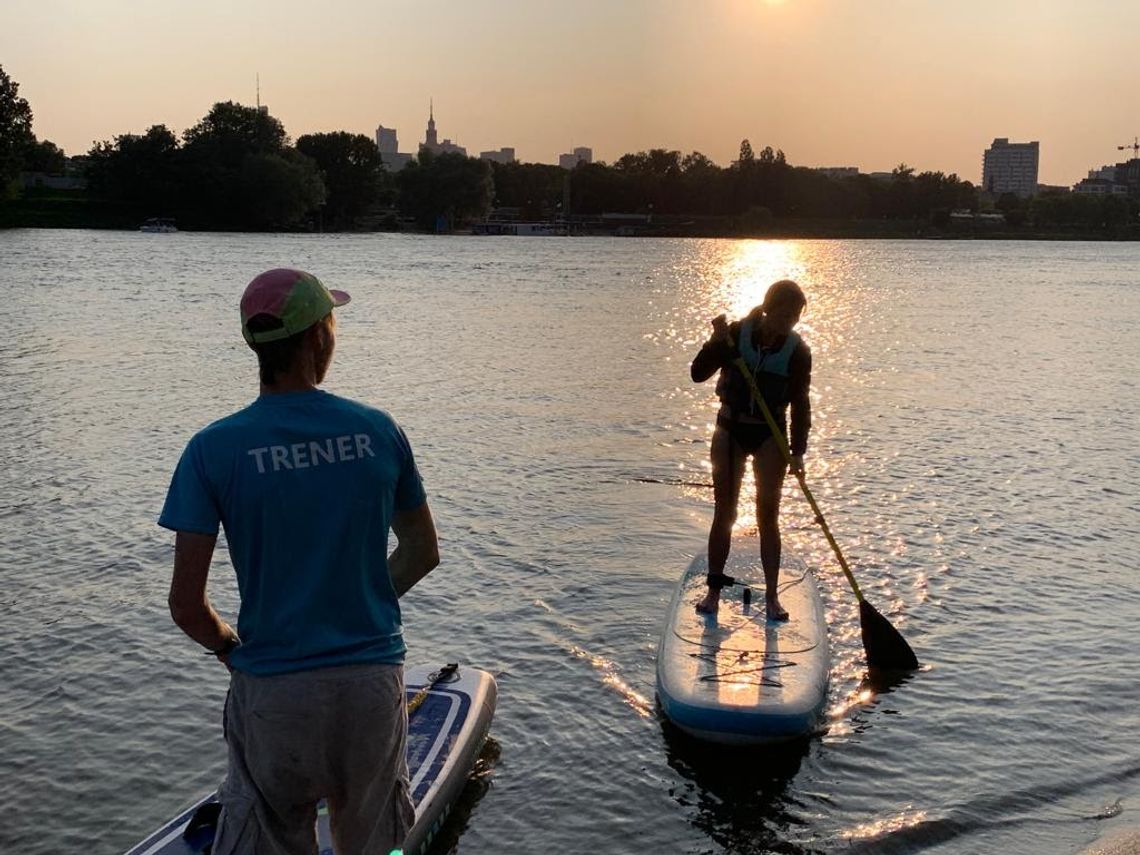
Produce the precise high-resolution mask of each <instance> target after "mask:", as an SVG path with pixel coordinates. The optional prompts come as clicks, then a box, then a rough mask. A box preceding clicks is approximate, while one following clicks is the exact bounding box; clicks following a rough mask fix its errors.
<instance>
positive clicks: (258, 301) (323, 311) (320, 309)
mask: <svg viewBox="0 0 1140 855" xmlns="http://www.w3.org/2000/svg"><path fill="white" fill-rule="evenodd" d="M350 299H351V298H350V297H349V296H348V294H346V293H345V292H344V291H330V290H329V289H328V288H326V287H325V286H324V285H322V284H321V280H320V279H318V278H317V277H316V276H314V275H313V274H311V273H305V272H304V271H303V270H293V269H291V268H288V267H278V268H275V269H273V270H267V271H265V272H264V273H262V274H261V275H259V276H257V277H255V278H254V279H253V281H252V282H250V283H249V285H247V286H246V288H245V293H244V294H242V295H241V334H242V335H243V336H244V337H245V340H246V341H247V342H249V343H250V344H255V343H261V342H266V341H277V340H278V339H282V338H288V337H289V336H291V335H296V334H297V333H299V332H301V331H302V330H306V329H308V328H309V327H311V326H312V325H313V324H315V323H316V322H317V321H319V320H321V318H323V317H325V315H327V314H328V313H329V312H331V311H332V310H333V308H334V307H336V306H343V305H344V304H345V303H347V302H348V301H349V300H350ZM257 315H269V316H270V317H274V318H277V319H278V320H280V321H281V324H282V325H281V327H279V328H277V329H272V330H264V331H258V332H252V331H251V330H250V328H249V320H250V318H253V317H255V316H257Z"/></svg>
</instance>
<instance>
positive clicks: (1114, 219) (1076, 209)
mask: <svg viewBox="0 0 1140 855" xmlns="http://www.w3.org/2000/svg"><path fill="white" fill-rule="evenodd" d="M83 160H84V161H85V165H84V175H85V178H86V182H87V186H86V191H85V193H86V199H87V200H88V201H90V202H91V203H93V204H100V205H110V206H115V208H116V210H118V211H120V212H124V211H125V212H127V213H129V215H130V216H132V217H136V218H145V217H170V218H174V219H177V221H178V223H179V226H180V227H182V228H190V229H233V230H326V229H327V230H365V229H383V228H388V229H394V228H399V227H400V226H401V225H402V224H403V223H409V222H410V223H414V225H415V227H416V228H419V229H425V230H439V229H444V230H450V229H455V228H463V227H465V226H467V225H470V224H471V223H474V222H478V221H481V220H483V219H485V218H487V217H488V216H489V215H490V214H491V213H492V212H493V211H495V210H498V211H500V212H504V211H505V212H509V216H510V217H512V218H514V219H522V220H549V219H564V220H568V221H571V222H574V221H577V222H582V221H589V220H590V219H591V218H599V217H601V215H603V214H607V213H610V214H612V213H627V214H641V215H643V217H644V218H645V221H646V222H653V223H658V224H662V223H665V224H669V223H671V224H673V226H674V227H675V228H678V229H682V230H683V229H684V227H685V223H686V222H687V221H688V222H690V223H692V222H697V223H704V224H706V225H707V224H709V223H711V224H712V226H711V227H712V229H713V230H714V231H716V230H720V231H725V230H728V231H732V232H734V233H746V234H757V233H763V232H765V231H766V230H769V229H771V228H772V227H773V226H776V225H779V224H786V223H796V222H800V223H802V222H811V221H829V222H868V221H886V222H910V223H919V224H928V225H932V226H934V227H944V226H946V225H948V223H949V221H950V214H951V212H952V211H961V210H969V211H976V210H977V209H978V206H979V194H978V191H977V188H975V187H974V185H973V184H971V183H970V182H968V181H963V180H961V179H960V178H958V176H956V175H953V174H951V175H946V174H944V173H942V172H919V173H916V172H915V170H914V169H912V168H910V167H908V166H906V165H905V164H901V165H900V166H899V167H897V168H896V169H895V170H894V171H893V172H892V173H891V174H890V176H889V178H887V179H886V180H884V179H882V178H878V177H871V176H868V175H851V176H841V177H832V176H830V175H828V174H826V173H824V172H820V171H818V170H814V169H810V168H807V167H800V166H794V165H792V164H790V163H789V162H788V160H787V158H786V156H785V154H784V152H783V151H780V150H774V149H772V148H771V147H764V148H762V149H761V150H760V151H759V152H758V153H757V152H755V151H754V150H753V148H752V145H751V143H750V142H749V140H744V141H743V142H742V143H741V144H740V149H739V157H738V158H737V160H735V161H734V162H733V163H731V164H730V165H729V166H727V167H721V166H718V165H717V164H715V163H713V161H712V160H710V159H709V158H708V157H707V156H705V155H704V154H702V153H701V152H697V151H694V152H690V153H689V154H682V153H681V152H679V151H674V150H666V149H652V150H649V151H643V152H637V153H630V154H626V155H624V156H622V157H621V158H619V159H618V160H617V161H616V162H614V163H613V164H606V163H579V164H578V165H577V166H576V167H575V168H574V169H573V170H570V171H567V170H564V169H562V168H561V167H559V166H552V165H547V164H536V163H518V162H514V163H508V164H500V163H492V162H488V161H482V160H478V159H475V158H470V157H465V156H463V155H458V154H433V153H432V152H428V151H423V152H420V154H419V155H418V156H417V157H416V158H413V159H412V161H411V162H410V163H409V164H408V165H407V166H406V167H405V168H404V169H402V170H400V171H399V172H395V173H393V172H389V171H388V170H387V169H386V168H385V165H384V163H383V162H382V160H381V157H380V154H379V151H378V149H377V147H376V145H375V143H374V142H373V141H372V139H370V138H369V137H367V136H365V135H363V134H352V133H348V132H345V131H337V132H332V133H317V134H306V135H303V136H301V137H299V138H298V139H297V140H296V141H295V142H293V141H291V140H290V138H289V136H288V135H287V133H286V131H285V128H284V126H283V125H282V123H281V122H280V121H279V120H278V119H276V118H274V117H273V116H271V115H270V114H269V113H268V112H267V111H265V110H263V109H257V108H253V107H247V106H243V105H241V104H236V103H233V102H230V101H226V102H221V103H217V104H215V105H214V106H213V107H212V108H211V109H210V111H209V113H207V115H206V116H204V117H203V118H202V119H201V120H200V121H199V122H198V123H196V124H195V125H194V126H192V127H190V128H189V129H187V130H186V131H184V132H183V133H182V135H181V136H178V135H177V134H175V133H174V132H173V131H171V130H170V129H169V128H167V127H165V126H164V125H154V126H153V127H151V128H149V129H148V130H147V131H146V132H145V133H142V134H123V135H120V136H117V137H115V138H114V139H113V140H108V141H104V142H100V143H97V144H96V145H95V146H93V147H92V148H91V150H90V151H89V152H88V153H87V155H86V157H85V158H83ZM65 163H66V157H65V155H64V153H63V152H62V151H61V150H60V149H59V148H58V147H57V146H55V145H54V144H53V143H51V142H50V141H46V140H45V141H40V140H37V139H36V138H35V135H34V134H33V133H32V113H31V109H30V107H29V106H28V104H27V102H26V101H25V100H24V99H22V98H19V97H18V87H17V85H16V84H15V83H14V82H12V81H11V80H9V78H8V77H7V75H5V74H4V72H3V69H2V68H0V186H2V187H4V188H6V196H8V197H11V196H13V195H15V191H16V187H15V181H16V179H17V178H18V176H19V174H20V172H22V171H29V172H30V171H36V172H46V173H53V172H60V171H62V170H63V168H64V166H65ZM998 207H999V209H1000V210H1002V211H1003V213H1005V215H1006V219H1007V222H1009V223H1011V224H1013V225H1023V224H1028V225H1032V226H1059V225H1074V226H1078V227H1081V228H1089V229H1095V228H1098V227H1102V226H1109V225H1120V224H1125V223H1129V222H1135V220H1136V217H1137V203H1136V201H1135V200H1128V199H1121V198H1119V197H1114V198H1107V199H1100V198H1095V197H1083V196H1078V195H1074V194H1044V195H1040V196H1037V197H1034V198H1033V199H1031V200H1028V201H1026V200H1019V199H1017V198H1016V197H1012V196H1010V197H1003V198H1002V199H1000V200H998Z"/></svg>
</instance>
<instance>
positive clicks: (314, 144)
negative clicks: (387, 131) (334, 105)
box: [297, 131, 386, 228]
mask: <svg viewBox="0 0 1140 855" xmlns="http://www.w3.org/2000/svg"><path fill="white" fill-rule="evenodd" d="M297 151H299V152H301V154H303V155H305V156H306V157H309V158H311V159H312V160H313V162H315V163H316V165H317V168H318V169H319V170H320V172H321V177H322V178H323V179H324V183H325V188H326V190H327V191H328V197H327V200H326V202H325V215H326V216H327V222H328V225H329V226H331V227H333V228H352V227H353V226H354V225H355V223H356V220H357V218H359V217H360V216H362V215H363V214H364V213H365V212H366V211H367V210H368V208H369V207H371V206H372V205H373V204H374V203H376V202H377V201H378V200H379V199H380V196H381V192H382V189H383V185H384V178H385V174H386V173H385V172H384V164H383V161H381V159H380V150H379V149H377V148H376V143H374V142H373V141H372V140H371V139H369V138H368V137H366V136H364V135H363V134H350V133H347V132H345V131H337V132H336V133H329V134H306V135H305V136H303V137H300V138H299V139H298V140H297Z"/></svg>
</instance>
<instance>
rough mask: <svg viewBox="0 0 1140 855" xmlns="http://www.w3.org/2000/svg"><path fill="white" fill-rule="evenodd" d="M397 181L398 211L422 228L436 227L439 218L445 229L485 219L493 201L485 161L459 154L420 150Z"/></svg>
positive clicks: (491, 184) (488, 168)
mask: <svg viewBox="0 0 1140 855" xmlns="http://www.w3.org/2000/svg"><path fill="white" fill-rule="evenodd" d="M397 180H398V182H399V187H400V210H401V211H403V212H404V213H405V214H407V215H409V216H412V217H415V219H416V222H417V223H418V224H419V225H420V227H421V228H425V229H434V228H437V227H438V224H439V222H440V221H441V219H442V221H443V222H445V223H446V227H447V228H455V227H456V226H458V225H461V224H462V223H464V222H468V221H470V220H473V219H479V218H482V217H485V216H487V212H488V211H489V210H490V209H491V200H492V199H493V198H494V190H495V188H494V183H493V182H492V179H491V168H490V166H489V164H488V163H487V161H485V160H476V159H475V158H473V157H465V156H464V155H462V154H451V153H448V154H433V153H432V152H430V151H421V152H420V154H419V157H418V158H417V159H416V160H414V161H412V162H411V163H409V164H408V165H407V166H405V167H404V168H403V169H402V170H400V173H399V175H398V176H397Z"/></svg>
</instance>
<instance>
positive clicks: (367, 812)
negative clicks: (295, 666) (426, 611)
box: [213, 665, 415, 855]
mask: <svg viewBox="0 0 1140 855" xmlns="http://www.w3.org/2000/svg"><path fill="white" fill-rule="evenodd" d="M224 722H225V723H224V727H225V733H226V744H227V745H228V746H229V768H228V769H227V771H226V780H225V781H224V782H223V784H222V786H221V789H220V790H219V791H218V799H219V801H221V803H222V813H221V817H220V819H219V820H218V830H217V835H216V837H215V841H214V849H213V852H214V855H301V853H304V855H314V853H316V852H317V838H316V820H317V802H318V801H319V800H320V799H322V798H324V799H327V800H328V806H329V825H330V828H331V829H332V839H333V851H335V852H336V853H337V855H373V853H376V855H388V853H389V852H391V851H392V850H393V849H397V848H399V847H400V846H402V845H403V842H404V837H405V835H406V834H407V832H408V829H410V828H411V827H412V823H413V822H414V820H415V808H414V807H413V805H412V801H411V797H410V795H409V787H408V764H407V748H406V742H407V735H408V714H407V708H406V706H405V703H404V669H403V667H402V666H400V665H347V666H343V667H338V668H322V669H318V670H315V671H302V672H298V673H296V674H282V675H279V676H274V677H254V676H252V675H250V674H243V673H241V672H239V671H235V672H234V673H233V675H232V677H231V679H230V692H229V695H228V696H227V698H226V710H225V714H224Z"/></svg>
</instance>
